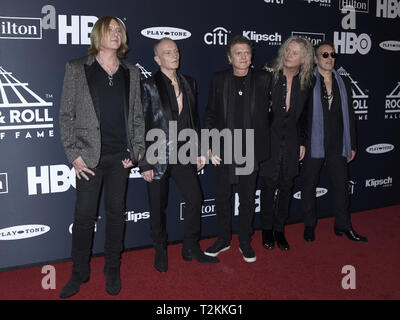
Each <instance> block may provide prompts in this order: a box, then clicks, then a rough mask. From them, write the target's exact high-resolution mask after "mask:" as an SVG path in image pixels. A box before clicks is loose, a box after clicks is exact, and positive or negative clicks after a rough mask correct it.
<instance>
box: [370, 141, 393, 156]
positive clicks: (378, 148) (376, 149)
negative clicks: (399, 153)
mask: <svg viewBox="0 0 400 320" xmlns="http://www.w3.org/2000/svg"><path fill="white" fill-rule="evenodd" d="M393 149H394V145H392V144H389V143H379V144H374V145H373V146H369V147H368V148H367V149H365V150H366V151H367V152H368V153H372V154H379V153H386V152H390V151H392V150H393Z"/></svg>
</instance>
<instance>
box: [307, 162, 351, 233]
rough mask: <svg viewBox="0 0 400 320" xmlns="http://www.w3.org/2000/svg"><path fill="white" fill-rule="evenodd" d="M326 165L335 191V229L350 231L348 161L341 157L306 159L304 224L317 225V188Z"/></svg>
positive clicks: (308, 225)
mask: <svg viewBox="0 0 400 320" xmlns="http://www.w3.org/2000/svg"><path fill="white" fill-rule="evenodd" d="M324 163H326V167H327V169H328V172H329V176H330V179H331V181H332V186H333V191H334V201H335V205H334V210H335V211H334V214H335V227H336V228H339V229H344V230H348V229H350V228H351V222H350V215H349V212H348V206H349V185H348V183H349V182H348V172H347V159H346V158H345V157H343V156H341V155H327V157H326V158H325V159H312V158H310V156H309V155H308V156H307V157H305V159H304V161H303V168H302V172H301V180H302V190H301V204H302V208H303V211H304V224H305V225H306V226H307V227H314V226H315V225H316V223H317V214H316V197H315V188H316V187H317V184H318V181H319V176H320V172H321V169H322V166H323V164H324Z"/></svg>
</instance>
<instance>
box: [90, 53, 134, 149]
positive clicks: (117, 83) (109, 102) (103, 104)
mask: <svg viewBox="0 0 400 320" xmlns="http://www.w3.org/2000/svg"><path fill="white" fill-rule="evenodd" d="M93 67H94V68H95V76H94V77H92V81H94V83H93V84H92V85H91V87H92V88H94V89H95V90H96V94H97V97H98V107H99V111H100V130H101V154H110V153H118V152H125V151H126V149H127V137H126V126H125V112H124V99H125V78H124V74H123V70H122V68H121V67H119V68H118V70H117V72H116V73H115V74H114V75H113V76H112V82H113V85H112V86H110V84H109V82H110V81H109V77H108V74H107V72H105V70H104V69H103V68H102V67H101V66H100V64H99V63H98V62H97V61H96V62H95V63H94V65H93Z"/></svg>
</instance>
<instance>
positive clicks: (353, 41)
mask: <svg viewBox="0 0 400 320" xmlns="http://www.w3.org/2000/svg"><path fill="white" fill-rule="evenodd" d="M333 42H334V44H335V50H336V51H337V52H339V53H347V54H354V53H357V52H358V53H360V54H367V53H368V52H369V50H371V38H370V37H369V35H367V34H366V33H361V34H360V35H359V36H357V35H356V34H355V33H354V32H338V31H335V32H334V34H333Z"/></svg>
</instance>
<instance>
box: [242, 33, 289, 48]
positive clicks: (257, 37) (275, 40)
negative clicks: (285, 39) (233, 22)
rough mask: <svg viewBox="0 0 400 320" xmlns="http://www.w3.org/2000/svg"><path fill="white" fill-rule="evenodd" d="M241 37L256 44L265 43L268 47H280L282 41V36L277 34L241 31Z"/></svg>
mask: <svg viewBox="0 0 400 320" xmlns="http://www.w3.org/2000/svg"><path fill="white" fill-rule="evenodd" d="M243 36H245V37H246V38H248V39H250V40H252V41H254V42H256V43H258V42H260V41H262V42H267V44H268V45H270V46H275V45H280V44H281V41H282V35H280V34H279V33H278V32H275V33H271V34H267V33H258V32H257V31H243Z"/></svg>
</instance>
